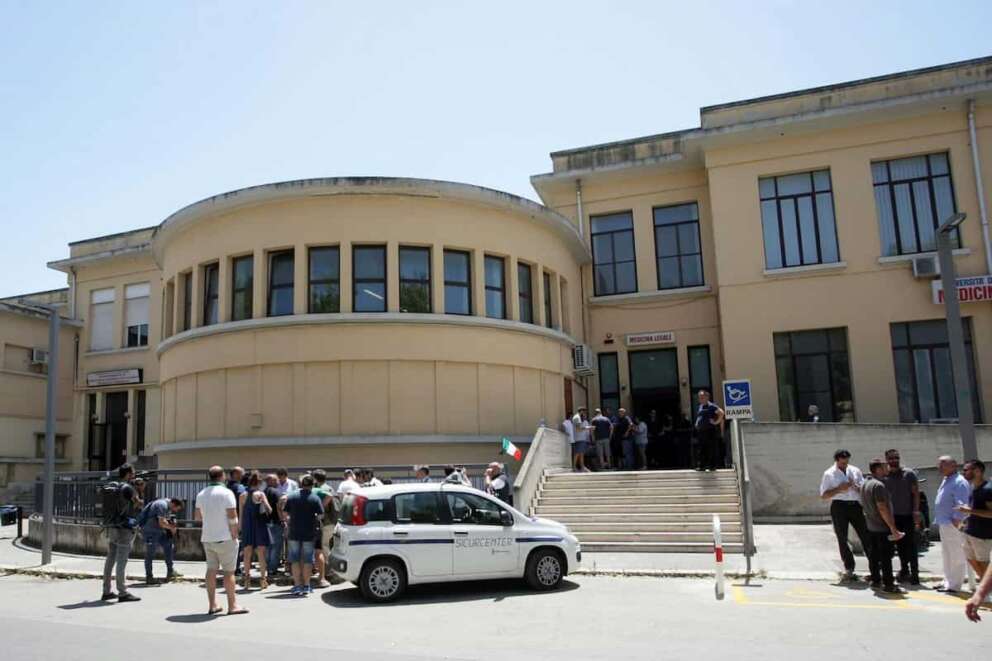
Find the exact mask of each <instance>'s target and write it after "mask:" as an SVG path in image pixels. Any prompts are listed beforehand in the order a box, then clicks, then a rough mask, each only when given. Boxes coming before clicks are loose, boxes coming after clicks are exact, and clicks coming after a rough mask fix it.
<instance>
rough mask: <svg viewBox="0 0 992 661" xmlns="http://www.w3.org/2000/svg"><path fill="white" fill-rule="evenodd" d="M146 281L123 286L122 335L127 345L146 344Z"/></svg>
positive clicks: (147, 286) (147, 285) (147, 293)
mask: <svg viewBox="0 0 992 661" xmlns="http://www.w3.org/2000/svg"><path fill="white" fill-rule="evenodd" d="M149 294H150V286H149V284H148V283H147V282H142V283H139V284H136V285H127V286H126V287H124V337H125V340H126V345H127V346H129V347H145V346H148V297H149Z"/></svg>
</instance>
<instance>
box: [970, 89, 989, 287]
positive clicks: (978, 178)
mask: <svg viewBox="0 0 992 661" xmlns="http://www.w3.org/2000/svg"><path fill="white" fill-rule="evenodd" d="M968 135H969V137H970V138H971V161H972V164H973V166H974V171H975V189H976V192H977V193H978V214H979V218H980V219H981V221H982V240H983V241H984V242H985V272H986V273H988V274H992V241H990V240H989V212H988V208H987V206H986V204H985V181H984V180H983V179H982V162H981V159H980V158H979V157H978V132H977V131H976V130H975V100H974V99H968Z"/></svg>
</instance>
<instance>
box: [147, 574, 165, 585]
mask: <svg viewBox="0 0 992 661" xmlns="http://www.w3.org/2000/svg"><path fill="white" fill-rule="evenodd" d="M145 585H162V581H160V580H158V579H157V578H155V577H153V576H149V577H147V578H146V579H145Z"/></svg>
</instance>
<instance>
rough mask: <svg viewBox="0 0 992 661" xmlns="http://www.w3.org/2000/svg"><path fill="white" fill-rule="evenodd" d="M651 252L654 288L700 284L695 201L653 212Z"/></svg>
mask: <svg viewBox="0 0 992 661" xmlns="http://www.w3.org/2000/svg"><path fill="white" fill-rule="evenodd" d="M654 250H655V256H656V258H657V260H658V289H678V288H679V287H699V286H700V285H702V284H703V251H702V248H701V246H700V243H699V206H698V205H697V204H696V203H695V202H693V203H691V204H679V205H677V206H671V207H658V208H656V209H655V210H654Z"/></svg>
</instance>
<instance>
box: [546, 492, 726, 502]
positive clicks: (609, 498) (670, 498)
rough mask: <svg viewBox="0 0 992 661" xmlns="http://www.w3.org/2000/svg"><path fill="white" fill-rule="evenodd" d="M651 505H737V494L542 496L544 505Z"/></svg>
mask: <svg viewBox="0 0 992 661" xmlns="http://www.w3.org/2000/svg"><path fill="white" fill-rule="evenodd" d="M593 503H595V504H602V505H609V504H613V505H637V504H643V505H651V504H655V503H657V504H663V503H673V504H675V503H714V504H716V503H720V504H735V505H736V504H737V494H736V493H730V494H722V493H721V494H665V495H660V494H658V495H647V496H623V495H602V496H595V497H588V496H571V495H568V496H559V495H557V494H553V493H552V494H546V495H545V494H542V495H541V504H542V505H572V504H574V505H591V504H593Z"/></svg>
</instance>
